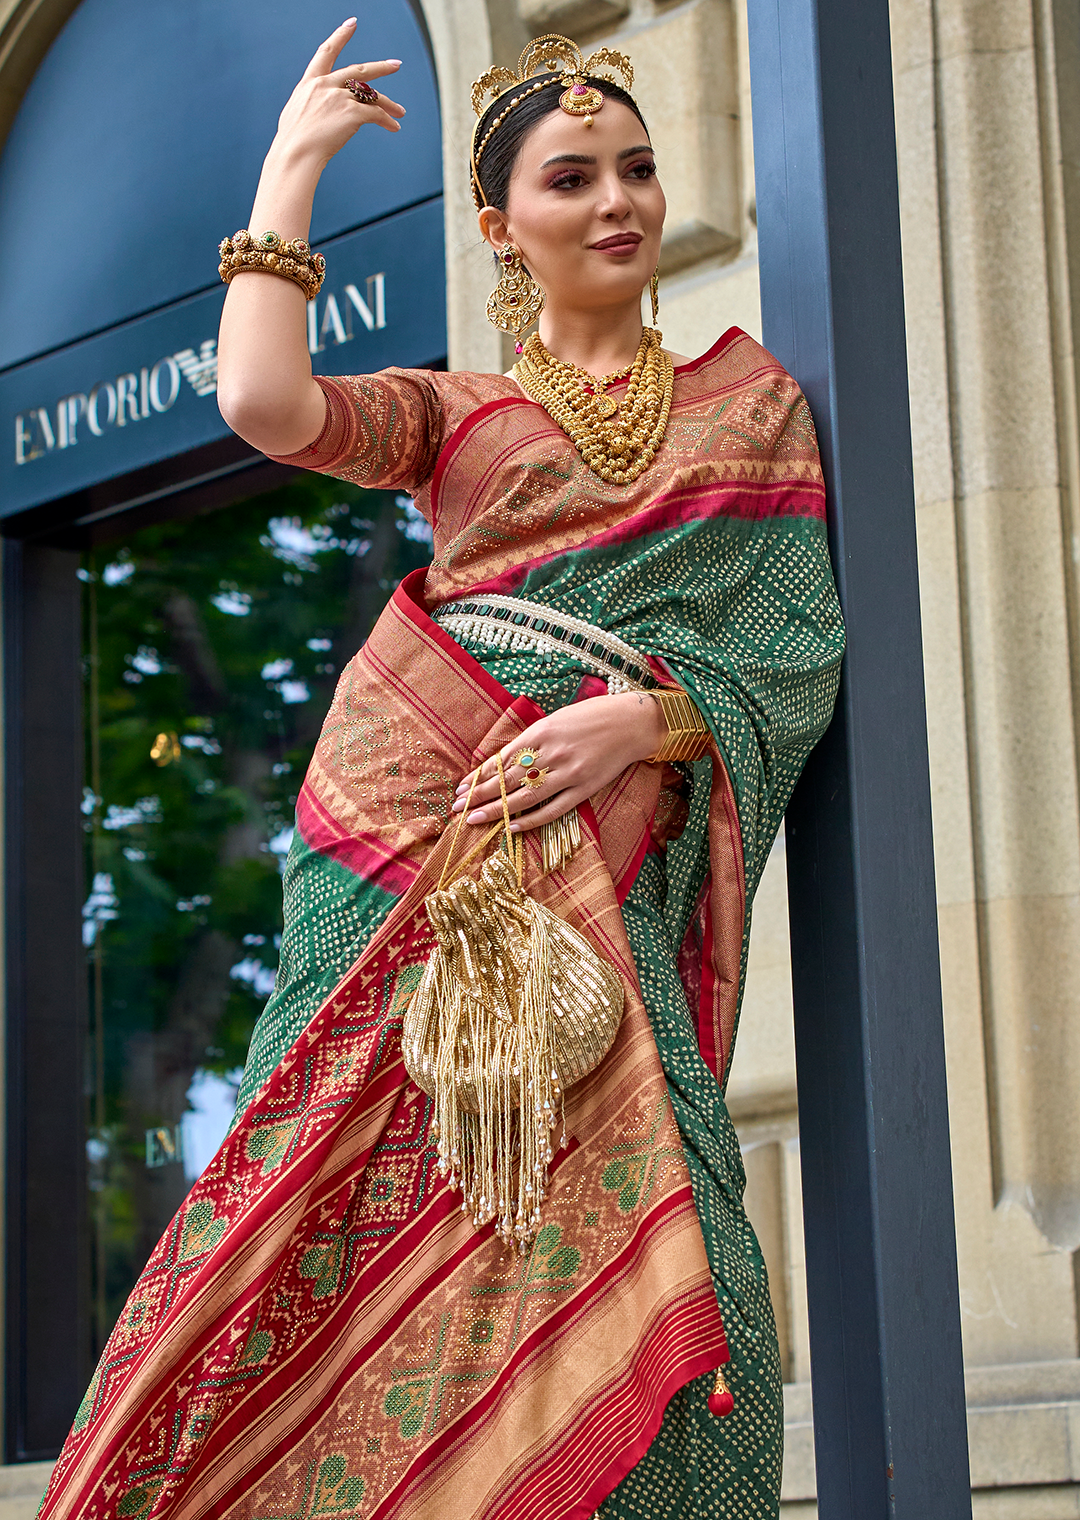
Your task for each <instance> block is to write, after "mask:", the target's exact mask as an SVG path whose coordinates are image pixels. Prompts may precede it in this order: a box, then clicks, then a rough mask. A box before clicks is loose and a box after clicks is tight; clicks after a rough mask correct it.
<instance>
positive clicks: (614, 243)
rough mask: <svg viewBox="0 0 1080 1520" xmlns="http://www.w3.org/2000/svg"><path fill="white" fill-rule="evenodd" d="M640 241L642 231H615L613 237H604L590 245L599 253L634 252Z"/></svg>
mask: <svg viewBox="0 0 1080 1520" xmlns="http://www.w3.org/2000/svg"><path fill="white" fill-rule="evenodd" d="M640 242H641V233H640V232H615V233H613V234H612V235H611V237H606V238H602V239H601V241H600V242H599V243H590V245H589V246H590V248H595V249H596V250H597V252H598V253H633V252H634V251H635V249H636V248H637V246H638V244H639V243H640Z"/></svg>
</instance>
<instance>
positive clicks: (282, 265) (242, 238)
mask: <svg viewBox="0 0 1080 1520" xmlns="http://www.w3.org/2000/svg"><path fill="white" fill-rule="evenodd" d="M218 253H219V254H220V255H221V263H220V264H219V265H218V274H219V275H220V276H221V278H222V279H223V280H224V282H225V284H226V285H228V284H229V283H230V281H231V280H232V279H233V278H234V277H235V276H236V275H238V274H246V273H248V272H250V271H254V272H255V273H257V274H277V275H281V276H282V278H283V279H286V280H292V282H293V284H294V285H299V286H300V289H301V290H302V291H303V292H304V295H305V296H306V297H307V299H308V300H309V301H313V300H314V299H315V297H316V296H317V295H318V294H319V291H320V290H321V288H322V282H323V277H324V275H325V274H326V260H325V259H324V258H323V256H322V254H321V253H312V251H311V245H310V244H309V243H307V242H306V241H305V240H304V239H303V238H292V239H288V238H283V237H282V236H281V234H280V233H278V232H272V231H267V232H263V233H261V234H260V235H259V236H258V237H255V236H253V234H252V233H250V232H249V231H248V230H247V228H246V227H241V229H240V231H239V232H234V233H233V235H232V237H231V238H223V239H222V241H221V242H220V243H219V244H218Z"/></svg>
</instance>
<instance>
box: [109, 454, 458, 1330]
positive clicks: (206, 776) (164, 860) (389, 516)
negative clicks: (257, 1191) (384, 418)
mask: <svg viewBox="0 0 1080 1520" xmlns="http://www.w3.org/2000/svg"><path fill="white" fill-rule="evenodd" d="M427 558H428V535H427V530H426V525H425V524H423V523H422V521H420V520H419V518H418V514H417V513H416V512H415V509H414V508H413V507H412V505H411V503H407V502H406V501H405V499H404V498H395V497H394V496H392V495H388V494H387V493H384V492H372V491H360V490H358V489H356V488H354V487H350V486H347V485H343V484H342V483H341V482H339V481H330V480H324V479H322V478H319V477H316V476H312V475H306V476H302V477H299V478H298V479H297V480H296V481H295V482H294V483H292V484H290V485H288V486H287V487H285V488H284V489H282V490H280V491H276V492H273V493H270V494H268V495H265V496H260V497H256V498H253V499H252V500H250V501H246V502H242V503H240V504H238V505H236V506H234V507H231V508H229V509H227V510H224V511H220V512H215V513H213V514H209V515H206V516H203V517H199V518H195V519H193V520H191V521H187V522H171V523H166V524H163V525H160V526H155V527H151V528H146V529H143V530H142V531H141V532H139V533H137V534H134V535H132V536H131V537H130V538H129V539H127V540H126V541H125V542H124V543H123V544H121V545H118V546H110V547H109V549H107V550H100V549H99V550H97V551H96V552H95V554H94V555H91V556H88V557H87V558H86V560H85V563H84V567H83V569H82V571H81V572H80V573H81V575H82V578H83V580H84V582H85V584H86V596H85V610H86V619H85V621H86V637H85V656H84V667H85V676H86V711H87V718H88V722H87V768H86V777H87V786H86V791H85V794H84V803H83V813H84V824H85V828H86V840H87V882H88V886H89V892H88V898H87V903H86V907H85V908H84V941H85V943H86V945H87V952H88V958H89V966H90V977H91V1008H92V1010H93V1039H92V1055H93V1060H92V1072H91V1135H90V1140H89V1153H90V1158H91V1186H92V1188H93V1200H92V1202H93V1217H94V1223H95V1316H94V1318H95V1324H94V1339H95V1343H96V1345H95V1349H96V1347H98V1346H100V1345H101V1344H102V1343H103V1341H104V1339H105V1337H106V1335H107V1334H108V1331H109V1330H110V1329H111V1326H112V1323H113V1321H114V1319H115V1317H116V1315H117V1314H118V1313H119V1311H120V1308H121V1307H122V1304H123V1300H124V1297H125V1296H126V1294H127V1292H128V1290H129V1288H130V1286H131V1284H132V1283H133V1281H134V1279H135V1278H136V1276H137V1275H138V1272H139V1271H140V1270H141V1268H142V1266H143V1264H144V1262H145V1260H146V1257H147V1256H148V1255H149V1252H150V1250H151V1249H152V1247H153V1245H154V1243H155V1242H156V1240H157V1238H158V1236H159V1235H160V1233H161V1231H162V1230H163V1228H164V1227H165V1225H166V1224H167V1222H168V1220H169V1219H170V1217H171V1216H172V1214H173V1212H174V1211H175V1209H176V1207H177V1206H178V1204H179V1203H180V1201H181V1199H182V1197H183V1194H184V1192H185V1191H186V1186H187V1184H186V1182H185V1180H184V1174H183V1169H182V1167H181V1165H180V1164H179V1163H177V1162H167V1163H166V1164H164V1165H160V1166H155V1167H148V1166H147V1146H148V1139H147V1132H148V1131H150V1132H151V1133H153V1132H155V1131H160V1132H161V1133H162V1135H163V1136H164V1141H163V1143H164V1144H165V1150H164V1151H162V1153H161V1154H162V1155H167V1154H168V1149H167V1146H168V1143H169V1137H170V1136H171V1135H172V1134H174V1133H175V1127H176V1126H177V1125H178V1124H179V1123H180V1121H181V1119H182V1116H183V1114H184V1112H185V1109H186V1108H187V1095H188V1089H189V1087H190V1086H191V1083H192V1079H193V1077H194V1075H195V1073H196V1072H207V1071H211V1072H218V1073H222V1074H224V1073H229V1072H232V1071H233V1070H234V1069H235V1068H237V1067H239V1066H241V1065H242V1064H243V1061H244V1056H245V1053H246V1050H247V1044H248V1040H249V1038H250V1035H251V1029H252V1026H253V1024H254V1021H255V1018H256V1017H257V1015H258V1013H259V1011H260V1009H261V1007H262V1005H263V1003H264V1002H265V1001H266V997H267V995H268V992H269V990H270V987H271V986H272V982H273V974H274V970H275V967H276V961H277V936H278V935H279V934H280V931H281V879H280V862H281V860H282V859H283V855H284V852H285V850H287V847H288V837H289V831H290V829H291V826H292V820H293V806H294V803H295V801H296V794H297V791H298V788H299V786H300V783H301V781H302V779H303V775H304V770H305V768H306V766H307V762H308V759H309V757H310V754H311V750H312V748H313V746H314V743H315V740H316V738H317V736H318V732H319V726H320V724H321V721H322V718H323V716H324V714H325V712H326V709H327V707H328V705H329V703H330V699H331V696H332V693H333V688H334V684H335V681H336V679H337V676H338V674H339V672H340V670H341V669H342V667H343V666H344V665H345V664H346V663H347V661H348V660H349V658H350V657H351V656H352V655H353V654H354V653H355V651H356V649H357V648H358V647H359V645H360V644H361V643H362V642H363V640H364V638H365V637H366V636H367V633H368V631H369V630H370V628H371V625H372V623H373V622H374V620H375V618H376V617H377V615H378V613H379V612H380V610H381V609H382V607H383V605H384V604H385V602H386V600H387V598H388V597H389V595H390V593H391V591H392V590H393V588H394V586H395V585H396V584H397V583H398V581H399V580H400V579H401V578H402V577H403V576H404V575H405V574H407V573H408V571H409V570H411V569H413V568H415V567H417V566H419V565H422V564H424V563H425V562H426V560H427ZM158 1159H160V1157H158Z"/></svg>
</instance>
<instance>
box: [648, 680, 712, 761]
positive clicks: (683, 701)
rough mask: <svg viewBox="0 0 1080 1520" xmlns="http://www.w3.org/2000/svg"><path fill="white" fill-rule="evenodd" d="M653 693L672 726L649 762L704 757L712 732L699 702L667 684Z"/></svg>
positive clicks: (669, 725)
mask: <svg viewBox="0 0 1080 1520" xmlns="http://www.w3.org/2000/svg"><path fill="white" fill-rule="evenodd" d="M649 695H650V696H651V697H654V698H655V699H656V701H657V702H659V704H660V707H661V710H662V712H663V714H664V722H665V723H666V724H667V727H668V734H667V738H666V739H665V740H664V742H663V744H661V746H660V748H659V749H658V750H657V751H656V754H655V755H650V756H649V763H650V764H651V765H660V764H662V763H663V761H665V760H700V759H701V757H702V755H703V754H704V753H705V751H706V750H707V749H708V747H709V744H710V742H711V739H712V735H711V734H710V732H709V727H708V724H707V723H706V722H705V719H704V718H703V717H702V716H701V713H700V712H699V710H698V707H697V704H696V703H695V702H692V701H691V699H690V698H689V697H688V696H687V695H686V692H685V691H683V689H682V687H680V686H665V687H662V688H661V689H660V690H659V691H652V692H650V693H649Z"/></svg>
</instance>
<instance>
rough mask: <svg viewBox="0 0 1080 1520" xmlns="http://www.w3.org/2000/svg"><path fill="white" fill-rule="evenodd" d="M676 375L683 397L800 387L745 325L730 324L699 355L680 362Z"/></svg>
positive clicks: (676, 367) (793, 389)
mask: <svg viewBox="0 0 1080 1520" xmlns="http://www.w3.org/2000/svg"><path fill="white" fill-rule="evenodd" d="M675 378H676V381H677V383H678V388H679V393H681V395H682V396H683V397H689V396H692V395H694V394H696V393H698V392H702V393H711V392H712V391H714V390H716V389H722V390H730V389H734V390H738V389H741V388H742V387H744V386H764V387H768V388H771V389H776V388H777V387H779V388H780V389H781V390H783V391H787V390H789V389H790V390H791V391H797V390H798V386H797V385H796V383H795V381H794V380H793V379H792V378H791V376H790V375H789V374H788V372H787V370H785V368H784V366H783V365H782V364H781V363H780V361H779V360H778V359H776V358H774V357H773V355H772V354H770V353H769V351H768V349H767V348H763V347H762V345H761V344H760V343H759V342H758V341H757V339H756V338H752V337H751V336H750V334H749V333H748V332H744V331H743V329H742V328H741V327H729V328H728V329H727V331H726V332H725V333H723V334H721V336H720V337H719V338H717V340H716V342H715V343H714V344H713V345H712V347H711V348H708V349H706V350H705V352H704V353H703V354H702V355H700V357H699V358H697V359H691V360H690V361H689V362H688V363H685V364H677V365H676V366H675Z"/></svg>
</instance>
